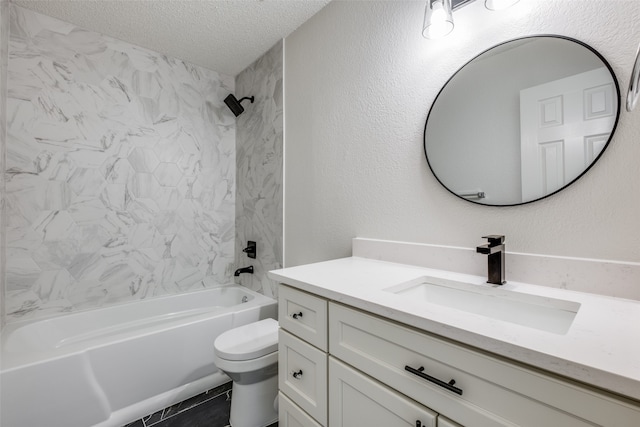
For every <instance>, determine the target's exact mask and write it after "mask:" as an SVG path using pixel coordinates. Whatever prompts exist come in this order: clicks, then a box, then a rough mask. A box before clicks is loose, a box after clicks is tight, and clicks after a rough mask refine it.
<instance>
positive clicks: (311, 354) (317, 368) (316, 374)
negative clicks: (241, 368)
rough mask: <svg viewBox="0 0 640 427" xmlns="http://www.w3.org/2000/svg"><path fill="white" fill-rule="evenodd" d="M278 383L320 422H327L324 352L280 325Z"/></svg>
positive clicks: (281, 388) (293, 399) (323, 423)
mask: <svg viewBox="0 0 640 427" xmlns="http://www.w3.org/2000/svg"><path fill="white" fill-rule="evenodd" d="M278 339H279V342H278V351H279V354H278V386H279V388H280V391H282V392H283V393H284V394H286V395H287V397H289V398H290V399H291V400H292V401H293V402H294V403H295V404H297V405H298V406H299V407H301V408H302V409H304V410H305V411H306V412H307V413H308V414H309V415H311V416H312V417H313V418H315V419H316V420H317V421H318V422H319V423H320V424H322V425H326V424H327V354H326V353H324V352H322V351H320V350H318V349H317V348H315V347H313V346H311V345H309V344H307V343H305V342H304V341H301V340H299V339H298V338H296V337H294V336H293V335H291V334H289V333H288V332H286V331H284V330H282V329H280V331H279V334H278Z"/></svg>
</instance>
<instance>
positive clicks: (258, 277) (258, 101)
mask: <svg viewBox="0 0 640 427" xmlns="http://www.w3.org/2000/svg"><path fill="white" fill-rule="evenodd" d="M282 55H283V43H282V41H280V42H278V43H277V44H276V45H275V46H274V47H272V48H271V49H270V50H269V51H268V52H267V53H265V54H264V55H263V56H262V57H260V59H258V60H257V61H256V62H254V63H253V64H251V65H250V66H249V67H247V68H246V69H245V70H244V71H243V72H242V73H240V74H238V76H237V77H236V95H237V96H239V97H240V96H255V102H254V103H253V104H248V103H247V102H246V101H245V112H244V113H242V114H241V115H240V116H239V117H238V122H237V124H238V128H237V135H236V153H237V157H238V164H237V168H238V169H237V171H238V172H237V192H236V260H237V264H238V267H244V266H248V265H253V266H254V274H252V275H250V274H242V275H241V276H240V277H239V278H238V282H239V283H240V284H242V285H244V286H247V287H249V288H251V289H253V290H255V291H258V292H261V293H264V294H265V295H267V296H271V297H277V287H276V283H275V282H274V281H273V280H271V279H269V278H268V277H267V272H268V271H269V270H273V269H276V268H281V267H282V253H283V251H282V202H283V198H282V167H283V166H282V152H283V145H282V144H283V119H282V111H283V110H282V105H283V103H282V102H283V87H282V77H283V73H282V59H283V56H282ZM248 240H253V241H255V242H256V243H257V249H258V254H257V258H256V259H250V258H247V256H246V254H244V253H243V252H242V249H243V248H244V247H245V246H246V244H247V241H248Z"/></svg>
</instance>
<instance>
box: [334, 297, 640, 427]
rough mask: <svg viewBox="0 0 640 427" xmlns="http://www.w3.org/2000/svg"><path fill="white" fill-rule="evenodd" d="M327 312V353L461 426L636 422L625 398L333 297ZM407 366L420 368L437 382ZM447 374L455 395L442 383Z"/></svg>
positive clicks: (632, 425) (639, 411)
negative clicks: (449, 339)
mask: <svg viewBox="0 0 640 427" xmlns="http://www.w3.org/2000/svg"><path fill="white" fill-rule="evenodd" d="M329 311H330V319H331V320H330V324H329V330H330V336H329V348H330V352H331V354H332V355H334V356H336V357H338V358H340V359H342V360H344V361H345V362H347V363H349V364H351V365H352V366H355V367H357V368H358V369H360V370H362V371H363V372H365V373H367V374H369V375H371V376H373V377H375V378H376V379H378V380H379V381H381V382H383V383H385V384H388V385H390V386H391V387H393V388H395V389H396V390H398V391H399V392H401V393H403V394H405V395H407V396H409V397H411V398H412V399H414V400H416V401H418V402H420V403H422V404H424V405H425V406H428V407H429V408H431V409H433V410H435V411H437V412H439V413H442V414H444V415H445V416H447V417H448V418H450V419H451V420H453V421H455V422H458V423H460V424H462V425H467V426H496V425H499V426H514V425H517V426H535V427H539V426H562V427H578V426H581V427H584V426H592V425H593V424H592V423H595V424H597V425H606V426H625V427H637V426H638V425H640V407H638V406H637V405H634V404H633V403H632V402H630V401H623V400H618V399H614V398H612V397H611V396H608V395H605V394H601V393H598V392H595V391H593V390H590V389H588V388H586V387H581V386H578V385H576V384H573V383H569V382H565V381H562V380H560V379H557V378H554V377H551V376H547V375H545V374H542V373H540V372H537V371H534V370H530V369H527V368H524V367H522V366H520V365H517V364H512V363H509V362H506V361H503V360H501V359H496V358H494V357H490V356H487V355H485V354H483V353H481V352H477V351H473V350H470V349H468V348H466V347H463V346H460V345H456V344H454V343H451V342H449V341H445V340H442V339H438V338H435V337H433V336H431V335H428V334H426V333H424V332H420V331H417V330H414V329H411V328H408V327H405V326H401V325H398V324H396V323H393V322H390V321H387V320H384V319H381V318H378V317H375V316H372V315H369V314H365V313H362V312H360V311H357V310H353V309H350V308H347V307H344V306H341V305H339V304H334V303H331V304H330V308H329ZM407 366H408V367H410V368H414V369H418V368H421V367H422V368H424V369H423V371H422V373H423V374H427V375H428V376H431V377H432V378H435V379H437V380H440V381H441V383H440V384H435V383H433V382H431V381H429V380H427V379H425V378H423V377H422V376H419V375H416V374H415V373H411V372H408V371H407V370H406V369H405V367H407ZM450 380H455V384H454V385H453V386H454V387H455V388H457V389H459V390H461V392H462V394H461V395H458V394H456V393H455V392H453V391H451V390H450V388H451V387H449V388H445V387H446V384H447V383H449V382H450ZM587 420H588V421H587ZM589 421H590V422H589Z"/></svg>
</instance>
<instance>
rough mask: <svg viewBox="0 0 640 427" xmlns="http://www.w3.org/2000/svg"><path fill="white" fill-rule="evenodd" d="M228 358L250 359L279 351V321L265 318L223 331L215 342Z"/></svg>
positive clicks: (219, 355)
mask: <svg viewBox="0 0 640 427" xmlns="http://www.w3.org/2000/svg"><path fill="white" fill-rule="evenodd" d="M213 346H214V348H215V351H216V354H217V355H218V357H220V358H221V359H226V360H250V359H256V358H258V357H260V356H264V355H265V354H269V353H273V352H274V351H278V321H277V320H274V319H264V320H261V321H259V322H255V323H249V324H247V325H244V326H240V327H237V328H234V329H230V330H228V331H226V332H223V333H222V334H220V335H219V336H218V338H216V340H215V342H214V344H213Z"/></svg>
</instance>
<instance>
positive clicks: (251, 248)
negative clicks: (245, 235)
mask: <svg viewBox="0 0 640 427" xmlns="http://www.w3.org/2000/svg"><path fill="white" fill-rule="evenodd" d="M242 252H244V253H246V254H247V256H248V257H249V258H253V259H255V258H256V252H257V246H256V242H254V241H253V240H249V241H247V247H246V248H244V249H243V250H242Z"/></svg>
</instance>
